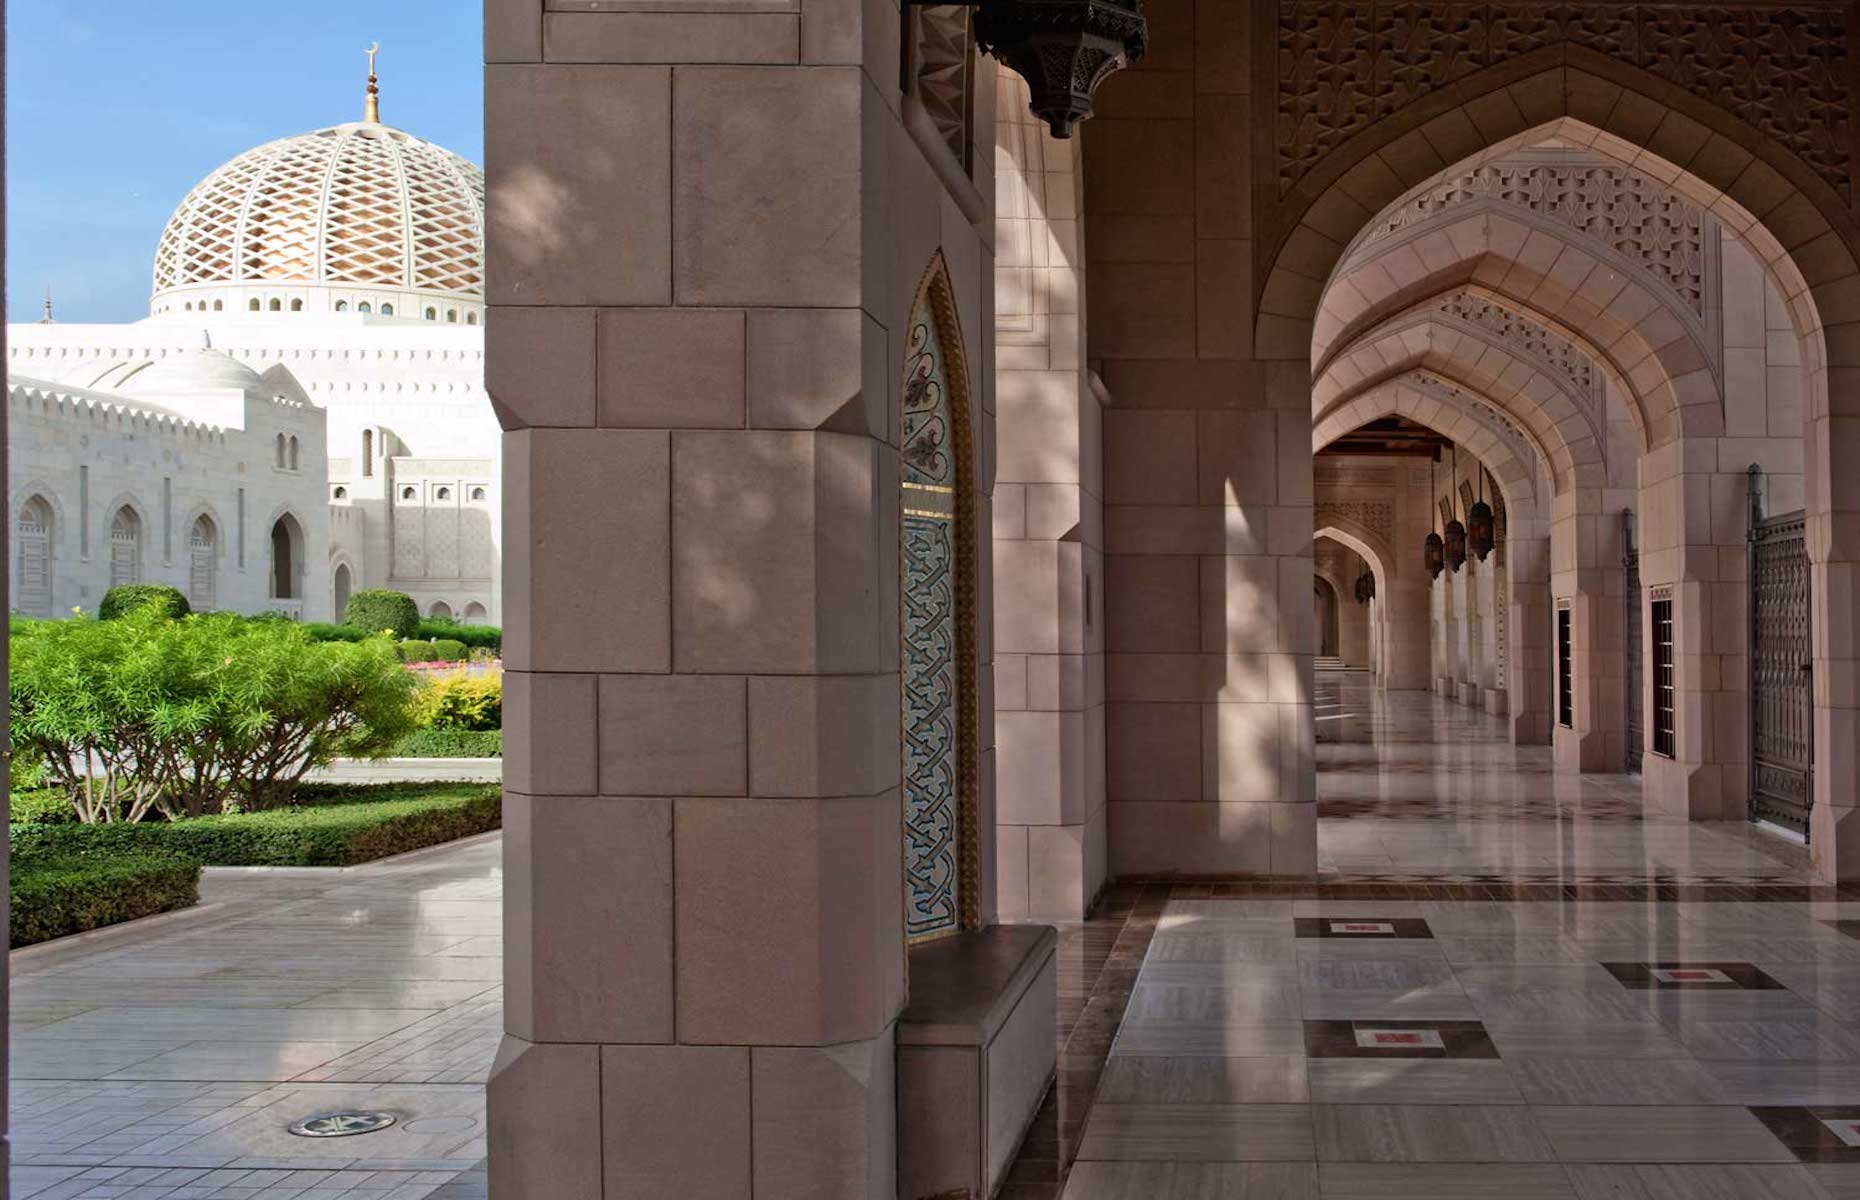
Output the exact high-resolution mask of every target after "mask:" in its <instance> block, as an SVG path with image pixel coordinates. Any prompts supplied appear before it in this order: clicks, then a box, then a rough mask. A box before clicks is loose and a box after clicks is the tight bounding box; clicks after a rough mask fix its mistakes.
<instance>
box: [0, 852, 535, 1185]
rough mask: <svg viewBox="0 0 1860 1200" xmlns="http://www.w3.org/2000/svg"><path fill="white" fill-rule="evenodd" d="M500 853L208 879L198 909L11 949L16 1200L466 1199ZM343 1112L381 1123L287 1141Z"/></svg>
mask: <svg viewBox="0 0 1860 1200" xmlns="http://www.w3.org/2000/svg"><path fill="white" fill-rule="evenodd" d="M498 855H499V847H498V835H496V834H492V835H488V836H486V837H482V838H476V839H472V840H470V841H466V842H461V843H458V844H456V845H453V846H448V847H443V848H440V849H437V850H431V851H425V852H421V853H419V854H413V855H407V856H404V857H402V858H399V859H396V860H393V861H392V862H386V863H377V864H372V865H370V866H366V867H359V868H354V869H351V870H347V871H332V870H291V869H287V870H272V871H266V870H238V869H213V870H209V871H208V872H207V873H206V877H205V879H204V881H203V884H202V889H201V891H202V905H201V906H200V907H198V908H195V909H192V910H189V911H187V912H184V913H178V914H173V915H170V916H165V917H157V918H154V919H152V920H150V921H144V922H140V923H138V924H136V925H134V926H131V927H126V928H122V929H116V930H103V931H99V932H98V933H96V934H91V935H86V936H85V937H81V938H76V939H71V940H69V941H64V942H59V943H54V944H52V945H48V946H44V947H37V948H32V949H28V950H24V951H20V952H16V953H15V954H13V956H12V972H13V995H12V1005H13V1007H12V1014H11V1015H12V1039H13V1048H12V1055H13V1056H12V1070H13V1083H12V1120H13V1170H12V1176H11V1183H12V1197H13V1200H67V1198H75V1197H98V1198H101V1197H112V1198H113V1200H205V1198H208V1197H261V1196H262V1197H264V1198H265V1200H339V1198H340V1200H423V1198H430V1200H467V1198H472V1197H480V1198H481V1197H483V1196H484V1190H485V1189H484V1174H483V1166H482V1163H483V1159H484V1092H483V1081H484V1077H485V1074H486V1072H487V1071H488V1070H489V1068H490V1064H491V1060H492V1058H493V1056H494V1055H495V1053H496V1049H497V1041H498V1035H499V1031H500V1029H501V1026H502V1011H501V987H500V980H501V971H502V957H501V956H502V937H501V933H502V929H501V924H500V915H499V914H500V905H501V892H502V879H501V871H500V867H499V857H498ZM347 1108H370V1109H385V1110H387V1111H390V1112H392V1113H394V1114H395V1115H396V1116H397V1118H398V1122H397V1123H396V1124H395V1125H394V1126H392V1127H390V1128H388V1129H385V1130H382V1131H380V1132H378V1133H371V1134H365V1135H362V1136H359V1137H353V1138H341V1139H329V1140H312V1139H306V1138H300V1137H294V1136H292V1135H291V1134H289V1133H288V1132H287V1131H286V1130H287V1126H289V1125H290V1124H291V1123H292V1122H293V1121H297V1120H300V1119H302V1118H304V1117H307V1116H310V1115H312V1114H314V1113H318V1112H323V1111H328V1110H331V1109H347Z"/></svg>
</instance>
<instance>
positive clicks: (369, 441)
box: [362, 429, 375, 479]
mask: <svg viewBox="0 0 1860 1200" xmlns="http://www.w3.org/2000/svg"><path fill="white" fill-rule="evenodd" d="M374 473H375V431H374V430H372V429H364V430H362V478H363V479H369V478H372V477H373V475H374Z"/></svg>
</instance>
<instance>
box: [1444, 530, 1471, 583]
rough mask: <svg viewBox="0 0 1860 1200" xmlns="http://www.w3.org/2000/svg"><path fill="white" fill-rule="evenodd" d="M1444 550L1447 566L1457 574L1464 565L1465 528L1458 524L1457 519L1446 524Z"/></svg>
mask: <svg viewBox="0 0 1860 1200" xmlns="http://www.w3.org/2000/svg"><path fill="white" fill-rule="evenodd" d="M1445 550H1446V556H1447V566H1449V567H1450V568H1452V569H1453V572H1454V573H1455V574H1458V573H1459V569H1460V568H1461V567H1463V566H1465V565H1466V526H1464V525H1462V524H1460V523H1459V520H1458V519H1457V518H1456V519H1454V520H1451V521H1448V522H1447V538H1446V546H1445Z"/></svg>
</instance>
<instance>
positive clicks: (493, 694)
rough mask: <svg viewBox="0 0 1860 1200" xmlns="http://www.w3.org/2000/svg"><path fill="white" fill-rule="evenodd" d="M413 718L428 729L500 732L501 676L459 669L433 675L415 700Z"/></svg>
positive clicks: (494, 671) (502, 683)
mask: <svg viewBox="0 0 1860 1200" xmlns="http://www.w3.org/2000/svg"><path fill="white" fill-rule="evenodd" d="M414 718H415V720H417V721H418V722H419V723H420V725H421V726H422V727H423V728H429V729H465V730H486V729H502V728H503V727H504V673H503V672H502V671H500V670H488V671H475V672H474V671H465V670H460V671H448V672H446V673H445V674H444V675H437V676H434V677H433V678H431V679H429V680H428V681H427V683H426V685H425V686H424V687H422V688H421V689H420V691H419V694H418V695H417V696H416V697H415V698H414Z"/></svg>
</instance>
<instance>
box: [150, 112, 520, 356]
mask: <svg viewBox="0 0 1860 1200" xmlns="http://www.w3.org/2000/svg"><path fill="white" fill-rule="evenodd" d="M483 301H484V172H483V171H482V170H480V169H479V168H478V167H477V166H476V165H475V164H473V163H471V162H469V161H467V160H466V159H463V158H460V157H459V156H458V155H456V154H454V153H452V152H451V151H450V150H446V149H444V148H442V147H439V146H435V145H434V144H433V143H431V142H428V141H423V140H422V139H420V138H417V137H414V136H413V135H412V134H410V133H406V132H404V131H402V130H399V129H395V128H394V127H393V126H390V125H383V124H381V123H379V122H377V121H356V122H352V123H350V124H346V125H336V126H333V127H331V128H329V129H318V130H315V131H313V132H311V133H304V134H298V135H297V136H295V137H287V138H280V139H279V140H277V141H275V142H268V143H266V144H265V145H263V146H259V147H257V148H256V149H253V150H248V151H246V152H245V153H244V154H241V155H239V157H237V158H235V159H233V160H232V161H231V162H229V163H227V164H226V165H225V166H223V167H221V168H220V169H219V170H217V171H215V172H213V173H212V174H211V175H209V176H207V177H206V178H205V179H203V180H202V181H201V182H200V183H199V185H198V186H196V187H195V188H194V190H193V191H191V192H189V193H188V194H187V198H186V199H185V200H182V201H181V206H180V207H179V208H177V209H176V210H175V212H174V216H172V217H170V218H169V219H168V227H167V228H166V229H165V230H163V231H162V236H161V245H160V247H159V248H158V249H157V250H156V252H155V291H154V297H153V299H152V301H151V304H150V307H151V310H152V311H153V312H154V313H155V314H156V315H158V316H159V315H164V314H194V313H200V312H214V313H225V314H227V315H232V314H251V313H266V314H268V313H283V314H286V315H288V314H291V313H306V312H308V313H330V312H338V313H341V312H354V313H357V314H363V315H379V316H388V317H398V318H403V319H414V320H421V319H424V320H431V321H440V322H446V321H450V322H455V323H456V322H463V323H466V324H473V325H475V324H477V323H478V321H479V320H480V318H481V315H482V312H483Z"/></svg>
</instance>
